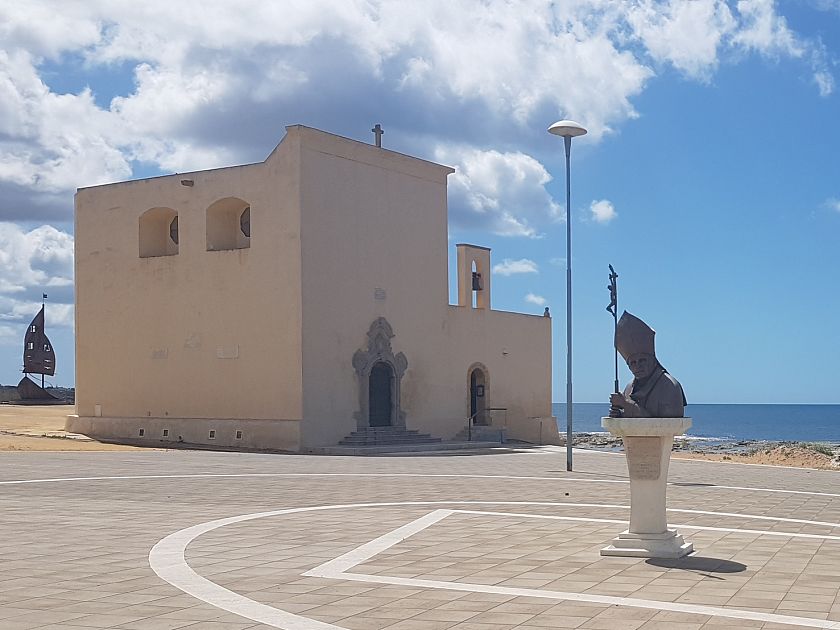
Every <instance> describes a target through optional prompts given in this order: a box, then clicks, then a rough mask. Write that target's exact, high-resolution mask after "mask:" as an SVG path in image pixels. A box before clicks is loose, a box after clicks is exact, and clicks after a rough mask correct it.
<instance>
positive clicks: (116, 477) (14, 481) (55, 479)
mask: <svg viewBox="0 0 840 630" xmlns="http://www.w3.org/2000/svg"><path fill="white" fill-rule="evenodd" d="M826 472H831V471H826ZM237 477H416V478H423V477H429V478H452V479H458V478H462V479H509V480H514V481H515V480H518V479H519V480H524V481H575V482H582V483H619V484H629V483H630V481H629V480H627V479H593V478H587V477H540V476H526V475H522V476H519V475H469V474H455V473H452V474H447V473H315V472H308V473H191V474H190V473H185V474H172V475H112V476H101V477H53V478H45V479H10V480H6V481H0V486H13V485H21V484H30V483H60V482H69V481H77V482H78V481H120V480H141V479H148V480H154V479H231V478H234V479H235V478H237ZM668 485H669V486H677V487H682V488H695V489H700V490H706V489H708V490H744V491H747V492H769V493H774V494H798V495H807V496H815V497H840V493H835V492H818V491H815V490H785V489H782V488H756V487H750V486H721V485H717V484H696V485H695V484H691V483H686V482H670V483H669V484H668Z"/></svg>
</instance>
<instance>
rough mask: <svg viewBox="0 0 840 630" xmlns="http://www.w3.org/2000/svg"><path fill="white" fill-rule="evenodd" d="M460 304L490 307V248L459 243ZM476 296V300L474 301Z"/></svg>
mask: <svg viewBox="0 0 840 630" xmlns="http://www.w3.org/2000/svg"><path fill="white" fill-rule="evenodd" d="M455 247H456V249H457V252H458V306H467V307H474V308H482V309H488V310H489V309H490V248H489V247H481V246H480V245H469V244H467V243H458V244H457V245H456V246H455ZM473 297H475V302H473Z"/></svg>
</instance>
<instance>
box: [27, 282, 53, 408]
mask: <svg viewBox="0 0 840 630" xmlns="http://www.w3.org/2000/svg"><path fill="white" fill-rule="evenodd" d="M44 297H45V298H46V295H45V296H44ZM32 374H40V375H41V384H40V385H38V383H37V382H36V381H35V380H34V379H33V378H32V377H31V375H32ZM54 374H55V351H54V350H53V347H52V343H50V340H49V338H48V337H47V334H46V332H45V331H44V304H41V310H40V311H38V314H37V315H36V316H35V319H33V320H32V323H30V324H29V328H27V329H26V336H25V337H24V339H23V378H22V379H20V383H18V394H20V399H21V400H22V401H33V402H34V401H38V402H53V401H58V400H59V399H58V398H57V397H55V396H53V395H52V394H50V393H49V392H48V391H47V390H46V389H45V387H44V377H45V376H53V375H54Z"/></svg>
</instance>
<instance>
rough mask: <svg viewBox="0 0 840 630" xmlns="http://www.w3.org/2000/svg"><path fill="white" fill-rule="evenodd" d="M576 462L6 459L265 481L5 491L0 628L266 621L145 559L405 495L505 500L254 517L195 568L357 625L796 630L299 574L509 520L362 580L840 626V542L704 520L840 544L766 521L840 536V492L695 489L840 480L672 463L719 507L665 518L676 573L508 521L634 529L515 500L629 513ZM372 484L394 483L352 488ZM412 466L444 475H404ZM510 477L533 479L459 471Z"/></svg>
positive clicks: (593, 459) (62, 467) (0, 460)
mask: <svg viewBox="0 0 840 630" xmlns="http://www.w3.org/2000/svg"><path fill="white" fill-rule="evenodd" d="M564 464H565V453H564V452H562V451H559V450H556V449H554V450H552V449H545V450H541V451H540V450H536V451H530V452H523V453H516V454H504V455H474V456H469V457H466V456H451V455H450V456H445V457H439V456H409V457H376V458H342V457H299V456H282V455H257V454H238V453H211V452H187V451H183V452H182V451H179V452H175V453H169V452H161V451H156V452H136V453H135V452H131V453H109V454H101V453H95V454H84V453H61V454H51V453H8V454H0V480H2V479H38V478H59V477H65V476H70V475H68V472H67V471H72V473H70V474H72V476H79V477H82V476H90V477H97V476H127V475H156V474H157V475H161V474H165V475H194V474H205V473H208V472H210V473H212V474H235V475H243V474H249V473H254V474H258V475H261V476H257V477H241V476H239V477H219V478H212V477H202V478H180V479H173V478H166V479H142V480H141V479H132V480H119V479H114V480H99V481H83V482H81V481H80V482H59V483H33V484H24V485H6V486H3V485H0V495H2V502H3V503H2V504H3V507H4V510H3V519H2V521H1V522H0V541H2V542H0V566H2V568H3V572H2V575H0V628H2V630H29V629H30V628H65V629H72V628H88V630H89V629H90V628H124V629H125V630H128V629H132V628H134V629H137V630H139V629H141V628H142V629H143V630H155V628H164V629H166V628H172V629H173V630H174V629H175V628H193V629H194V630H195V629H203V628H209V629H211V630H212V629H213V628H216V629H218V630H239V629H240V628H241V629H243V630H244V629H245V628H248V629H251V628H254V629H256V628H268V627H270V626H265V625H262V624H257V623H255V622H252V621H250V620H248V619H246V618H243V617H240V616H238V615H235V614H232V613H228V612H225V611H224V610H222V609H219V608H216V607H214V606H211V605H209V604H205V603H202V602H199V601H198V600H195V599H194V598H192V597H190V596H188V595H186V594H184V593H182V592H180V591H179V590H177V589H175V588H174V587H172V586H170V585H168V584H166V583H164V582H162V581H161V580H160V579H159V578H158V577H157V576H156V575H155V574H154V573H153V572H152V571H151V569H150V568H149V564H148V554H149V550H150V549H151V547H152V546H153V545H154V544H155V543H156V542H157V541H159V540H160V539H161V538H163V537H164V536H166V535H168V534H170V533H172V532H174V531H176V530H179V529H181V528H184V527H189V526H191V525H195V524H197V523H202V522H205V521H210V520H214V519H217V518H221V517H225V516H235V515H239V514H248V513H252V512H264V511H267V510H276V509H283V508H289V507H300V506H315V505H331V504H347V503H354V502H358V503H363V502H364V503H375V502H400V501H415V502H416V501H428V502H437V501H497V502H498V503H495V504H492V505H480V504H469V503H462V504H447V505H433V504H431V503H430V504H429V505H422V506H421V505H411V506H390V507H381V508H376V507H370V508H355V509H350V508H347V509H344V510H332V511H320V512H304V513H298V514H295V515H286V516H278V517H270V518H264V519H257V520H253V521H247V522H243V523H238V524H235V525H230V526H227V527H224V528H221V529H218V530H214V531H212V532H208V533H207V534H205V535H203V536H201V537H200V538H198V539H197V540H195V541H194V542H193V543H192V544H191V545H190V546H189V547H188V549H187V554H186V555H187V560H188V562H189V563H190V565H191V566H192V567H193V569H194V570H195V571H196V572H198V573H199V574H200V575H202V576H205V577H206V578H208V579H211V580H213V581H214V582H216V583H218V584H220V585H222V586H224V587H226V588H229V589H231V590H233V591H235V592H237V593H240V594H243V595H245V596H247V597H250V598H251V599H254V600H255V601H258V602H261V603H264V604H267V605H270V606H275V607H278V608H281V609H283V610H287V611H289V612H293V613H297V614H301V615H303V616H305V617H310V618H314V619H320V620H323V621H326V622H328V623H333V624H335V625H337V626H339V627H342V628H348V629H350V630H357V629H358V630H363V629H367V628H371V629H374V630H378V629H380V628H383V629H384V628H388V629H397V630H401V629H406V630H410V629H412V628H423V629H424V630H426V629H430V630H435V629H436V628H458V629H459V630H503V629H506V628H520V629H524V630H531V629H535V628H543V629H544V628H608V629H609V630H621V628H642V629H643V630H652V629H656V628H669V629H672V630H680V629H682V628H686V629H688V628H712V629H714V628H739V629H740V628H744V629H748V628H768V629H769V628H777V627H778V628H786V629H788V630H790V629H791V628H795V627H796V626H791V625H779V624H766V623H763V622H750V621H746V620H735V619H730V618H725V617H708V616H705V615H695V614H691V613H681V612H668V611H662V610H655V609H642V608H633V607H628V606H615V605H607V604H594V603H589V602H583V601H575V600H570V601H561V600H556V599H553V600H552V599H545V598H536V597H514V596H511V595H507V594H497V593H474V592H468V591H454V590H444V589H428V588H425V587H415V586H404V585H390V584H378V583H376V584H374V583H361V582H355V581H349V580H332V579H323V578H307V577H303V576H302V573H304V572H305V571H307V570H309V569H310V568H313V567H315V566H318V565H320V564H322V563H324V562H326V561H328V560H331V559H333V558H335V557H336V556H338V555H341V554H343V553H346V552H348V551H351V550H353V549H355V548H356V547H358V546H359V545H362V544H364V543H366V542H368V541H370V540H371V539H373V538H376V537H377V536H381V535H383V534H386V533H388V532H390V531H393V530H394V529H395V528H397V527H399V526H402V525H404V524H405V523H407V522H410V521H412V520H414V519H416V518H419V517H421V516H424V515H425V514H428V513H429V512H431V511H433V510H435V509H440V508H446V509H454V510H459V509H463V510H472V511H478V512H481V511H492V512H501V513H506V515H505V514H502V515H480V514H463V513H455V514H452V515H451V516H449V517H447V518H446V519H444V520H442V521H440V522H438V523H436V524H435V525H433V526H431V527H430V528H428V529H426V530H423V531H422V532H419V533H418V534H415V535H414V536H412V537H410V538H408V539H405V540H404V541H402V542H399V543H397V544H395V545H394V546H393V547H391V548H390V549H388V550H386V551H385V552H383V553H381V554H378V555H376V556H374V557H372V558H370V560H368V561H367V562H364V563H362V564H360V565H359V566H357V567H355V568H353V569H352V570H351V572H356V573H367V574H371V575H377V576H380V577H381V578H383V579H387V578H389V577H407V578H417V577H420V578H423V579H431V580H437V581H452V582H462V583H472V584H476V583H477V584H489V585H499V586H504V587H510V588H525V589H538V590H551V591H562V592H572V593H585V594H591V595H608V596H614V597H634V598H646V599H651V600H660V601H674V602H677V603H681V604H701V605H708V606H719V607H730V608H740V609H751V610H758V611H764V612H770V613H775V614H783V615H794V616H799V617H811V618H815V619H832V620H840V541H830V540H816V539H804V538H799V539H796V538H788V537H781V536H773V537H771V536H762V535H759V534H755V533H744V532H720V531H709V530H696V529H691V527H690V526H705V527H722V528H736V529H754V530H757V531H767V532H799V533H807V534H821V535H835V536H836V535H840V528H838V527H832V526H830V525H820V524H814V523H803V522H797V523H795V522H783V521H775V520H763V519H758V518H755V516H768V517H785V518H793V519H800V520H816V521H825V522H828V523H840V497H832V496H825V495H818V494H795V493H779V492H764V491H759V490H739V489H735V488H721V487H716V486H698V485H693V484H697V483H698V480H701V481H702V483H704V484H716V485H717V486H721V485H724V486H738V487H752V488H769V489H776V490H795V491H805V492H825V493H835V494H837V493H838V489H840V473H832V472H820V471H802V470H791V469H776V468H769V467H753V466H739V465H734V464H712V463H707V462H690V461H677V460H674V461H673V462H672V466H671V480H672V481H673V482H676V483H677V484H687V485H672V486H671V487H670V488H669V507H671V508H678V509H682V510H702V511H706V512H718V513H717V514H702V513H696V512H676V511H674V512H671V513H669V520H670V521H671V522H672V523H678V524H681V525H682V527H681V531H682V533H683V534H684V535H685V536H686V538H687V539H688V540H691V541H692V542H694V544H695V547H696V548H697V553H696V554H695V556H696V557H695V558H691V559H689V560H688V561H683V562H682V563H676V564H675V563H671V564H668V563H664V564H663V563H659V564H657V563H656V562H654V561H651V562H645V561H644V560H638V559H630V558H602V557H601V556H600V555H599V554H598V551H599V549H600V547H602V546H603V545H604V544H606V541H608V540H610V539H611V538H612V537H613V536H615V534H616V533H617V532H618V531H621V529H622V526H621V525H616V524H609V523H599V522H574V521H563V520H542V519H529V518H524V517H521V516H516V515H515V514H512V513H526V514H534V515H547V516H574V517H583V518H590V517H591V518H601V519H615V520H624V519H626V518H627V516H628V512H627V510H626V509H622V508H618V507H603V508H601V507H576V506H570V505H505V504H504V502H505V501H520V502H522V501H524V502H528V501H531V502H543V503H555V502H556V503H559V504H564V503H565V504H569V503H587V504H593V503H594V504H601V505H617V506H620V505H627V503H628V501H629V497H628V494H629V488H628V486H627V484H622V483H589V482H585V481H573V479H589V480H597V479H605V480H610V481H621V480H622V479H626V468H625V465H624V462H623V458H622V457H621V456H616V455H602V454H587V453H581V454H576V456H575V464H576V465H575V467H576V471H575V472H574V473H566V472H565V471H564V468H565V466H564ZM267 473H268V474H279V475H283V474H290V473H293V474H296V475H306V476H289V477H285V476H273V477H268V476H264V475H266V474H267ZM323 473H331V474H333V475H332V476H324V475H323ZM336 473H337V474H338V475H336ZM359 473H363V474H377V475H384V476H376V477H356V476H341V475H344V474H351V475H355V474H359ZM403 473H409V474H413V475H436V476H434V477H424V476H414V477H399V476H393V475H395V474H396V475H399V474H403ZM500 474H504V475H509V476H520V477H530V478H529V479H493V478H489V477H475V476H473V477H459V476H456V475H484V476H486V475H500ZM389 475H390V476H389ZM440 475H453V476H450V477H446V476H440ZM542 477H545V478H548V479H545V480H542V479H539V478H542ZM567 493H568V494H567ZM721 513H731V514H746V515H752V516H751V517H749V518H735V517H733V516H729V515H726V514H721Z"/></svg>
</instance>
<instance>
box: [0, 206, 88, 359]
mask: <svg viewBox="0 0 840 630" xmlns="http://www.w3.org/2000/svg"><path fill="white" fill-rule="evenodd" d="M42 293H47V294H48V295H49V300H50V307H49V308H48V309H47V323H48V324H50V325H52V326H72V325H73V237H72V236H71V235H70V234H67V233H65V232H61V231H59V230H57V229H55V228H54V227H52V226H49V225H44V226H41V227H38V228H35V229H33V230H30V231H28V232H25V231H24V230H23V229H21V228H20V227H19V226H17V225H14V224H12V223H2V222H0V321H3V322H17V323H20V324H24V325H25V324H27V323H28V322H29V320H30V319H32V317H33V316H34V315H35V313H37V312H38V309H39V308H40V307H41V302H40V298H41V294H42ZM3 326H4V327H6V328H9V326H10V324H8V323H4V324H3ZM7 332H8V331H7ZM22 334H23V331H22V329H21V330H17V331H15V334H14V338H15V339H16V340H17V342H19V341H20V340H21V339H22V336H21V335H22ZM3 336H4V337H6V336H8V335H6V334H5V333H4V334H3ZM18 337H20V339H18Z"/></svg>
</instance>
